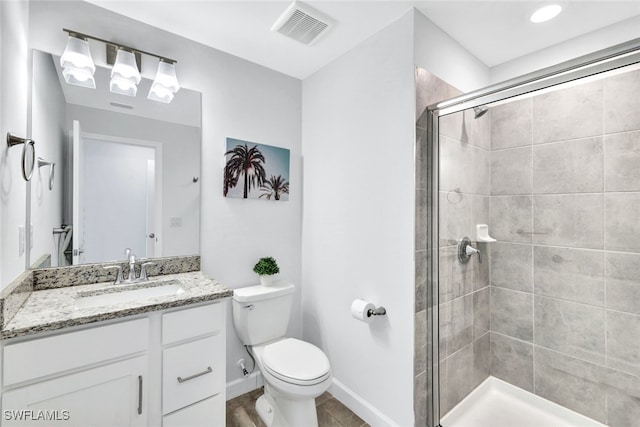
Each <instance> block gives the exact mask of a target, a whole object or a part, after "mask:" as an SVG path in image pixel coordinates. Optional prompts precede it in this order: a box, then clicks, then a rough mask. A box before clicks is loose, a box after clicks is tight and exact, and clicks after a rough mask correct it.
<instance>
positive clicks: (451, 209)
mask: <svg viewBox="0 0 640 427" xmlns="http://www.w3.org/2000/svg"><path fill="white" fill-rule="evenodd" d="M416 77H417V88H418V102H422V103H423V104H424V103H426V101H425V97H426V98H429V99H428V103H431V105H430V106H429V107H428V108H426V110H425V109H424V106H421V107H419V108H418V112H419V113H421V115H420V116H419V119H418V121H417V132H416V136H417V158H416V164H417V175H416V176H417V181H416V187H417V195H416V200H417V208H416V224H417V225H416V246H417V247H416V250H417V252H416V353H415V355H416V364H415V370H416V382H415V388H416V390H415V409H416V425H420V426H422V425H427V426H429V427H436V426H439V425H441V426H443V427H461V426H464V427H474V426H478V427H480V426H484V425H492V426H494V427H502V426H504V427H511V426H518V427H520V426H525V425H533V426H536V425H553V426H554V427H555V426H576V427H578V426H579V427H583V426H591V425H593V426H599V425H608V426H612V427H623V426H628V427H632V426H638V425H640V424H639V423H640V421H639V420H640V40H634V41H632V42H628V43H625V44H622V45H618V46H615V47H613V48H610V49H607V50H606V51H602V52H597V53H595V54H592V55H588V56H585V57H582V58H579V59H577V60H574V61H571V62H568V63H564V64H561V65H559V66H556V67H552V68H549V69H545V70H542V71H540V72H537V73H532V74H530V75H526V76H523V77H521V78H518V79H514V80H512V81H508V82H505V83H504V84H500V85H496V86H492V87H489V88H486V89H483V90H480V91H477V92H474V93H470V94H467V95H462V94H460V93H459V92H458V91H457V90H456V89H455V88H453V87H451V86H450V85H448V84H447V83H445V82H444V81H442V80H440V79H439V78H437V77H436V76H433V75H431V74H429V73H428V72H427V71H425V70H421V69H418V70H417V72H416ZM443 99H448V100H446V101H441V100H443ZM438 101H441V102H438ZM423 110H424V112H423ZM484 224H486V225H488V234H489V235H490V237H491V238H493V239H495V241H491V240H492V239H490V238H489V237H488V236H486V233H481V234H480V235H479V234H478V230H477V226H478V225H484ZM465 237H468V238H469V240H468V241H469V242H470V245H469V244H468V243H465V244H461V242H463V239H464V238H465Z"/></svg>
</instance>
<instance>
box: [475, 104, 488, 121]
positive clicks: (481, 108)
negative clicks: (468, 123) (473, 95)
mask: <svg viewBox="0 0 640 427" xmlns="http://www.w3.org/2000/svg"><path fill="white" fill-rule="evenodd" d="M488 110H489V109H488V108H487V107H486V106H484V105H481V106H479V107H473V113H474V114H475V116H474V118H475V119H478V118H480V117H482V116H483V115H484V113H486V112H487V111H488Z"/></svg>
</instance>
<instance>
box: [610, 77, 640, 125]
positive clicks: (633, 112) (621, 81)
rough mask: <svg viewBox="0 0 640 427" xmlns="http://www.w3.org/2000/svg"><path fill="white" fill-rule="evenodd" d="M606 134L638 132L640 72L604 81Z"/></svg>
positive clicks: (639, 118)
mask: <svg viewBox="0 0 640 427" xmlns="http://www.w3.org/2000/svg"><path fill="white" fill-rule="evenodd" d="M604 102H605V105H606V106H607V110H606V111H605V130H606V132H607V133H612V132H623V131H628V130H640V70H636V71H631V72H628V73H625V74H620V75H618V76H613V77H609V78H607V79H605V81H604Z"/></svg>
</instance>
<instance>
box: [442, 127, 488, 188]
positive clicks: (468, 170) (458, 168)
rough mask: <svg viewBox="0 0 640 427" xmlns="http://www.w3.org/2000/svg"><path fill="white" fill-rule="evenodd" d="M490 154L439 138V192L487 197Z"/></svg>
mask: <svg viewBox="0 0 640 427" xmlns="http://www.w3.org/2000/svg"><path fill="white" fill-rule="evenodd" d="M490 157H491V153H490V152H489V151H487V150H484V149H480V148H478V147H474V146H472V145H469V144H466V143H464V142H460V141H457V140H455V139H453V138H449V137H447V136H443V135H442V134H441V136H440V170H439V173H440V190H442V191H450V190H453V189H455V188H459V189H460V190H461V191H462V192H463V193H469V194H485V195H489V189H490V188H489V186H490V181H489V180H490V174H489V165H490V160H489V159H490Z"/></svg>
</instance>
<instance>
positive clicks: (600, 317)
mask: <svg viewBox="0 0 640 427" xmlns="http://www.w3.org/2000/svg"><path fill="white" fill-rule="evenodd" d="M604 312H605V310H604V308H599V307H593V306H590V305H584V304H577V303H573V302H567V301H561V300H557V299H551V298H546V297H541V296H537V295H536V297H535V341H534V342H535V344H536V345H540V346H543V347H547V348H549V349H552V350H556V351H559V352H562V353H565V354H567V355H571V356H574V357H578V358H581V359H583V360H587V361H590V362H593V363H598V364H604V360H605V327H604V324H605V323H604V320H605V314H604ZM492 327H493V325H492Z"/></svg>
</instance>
